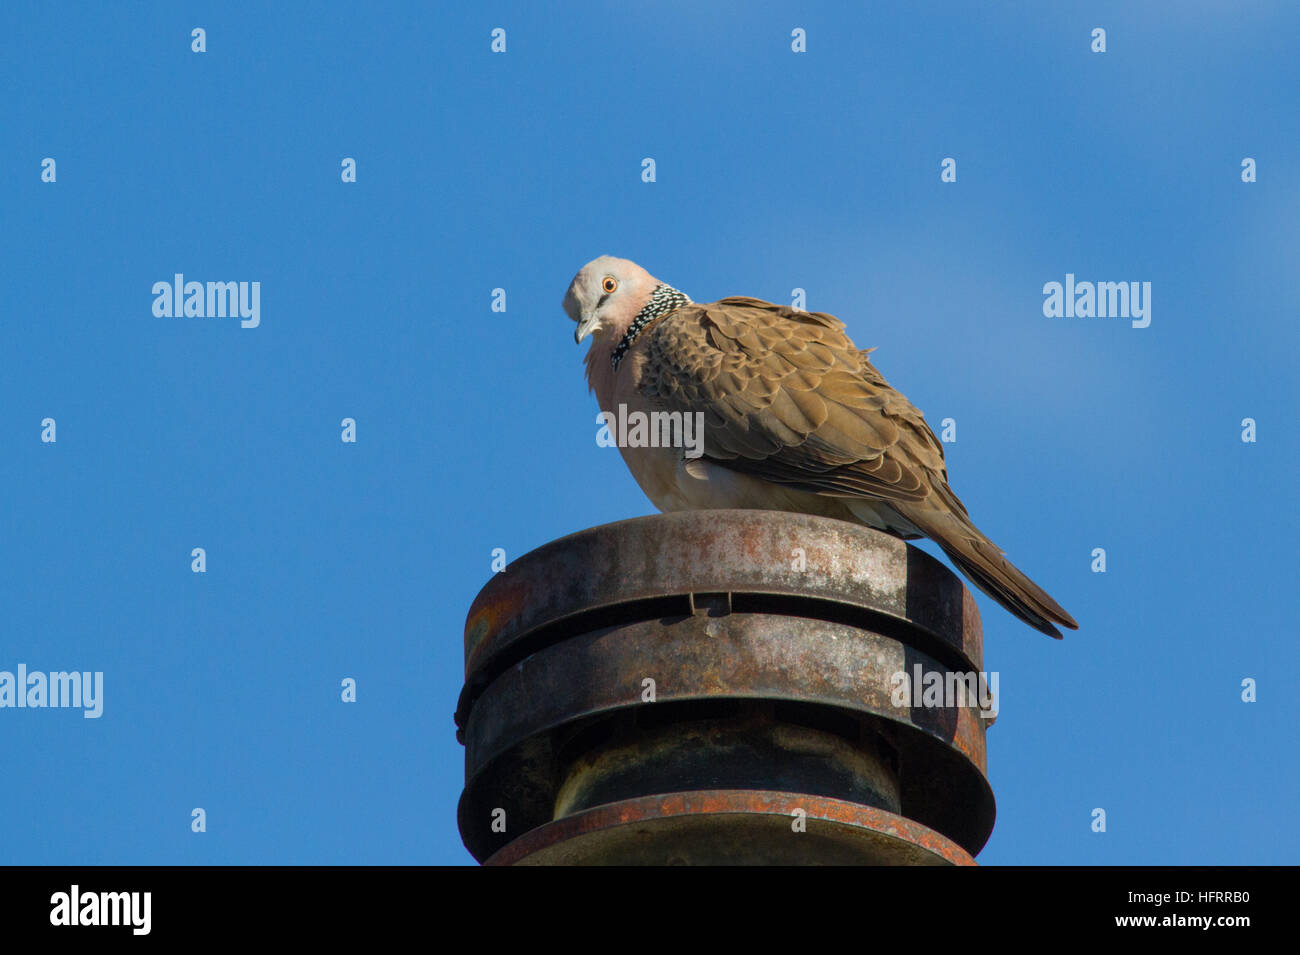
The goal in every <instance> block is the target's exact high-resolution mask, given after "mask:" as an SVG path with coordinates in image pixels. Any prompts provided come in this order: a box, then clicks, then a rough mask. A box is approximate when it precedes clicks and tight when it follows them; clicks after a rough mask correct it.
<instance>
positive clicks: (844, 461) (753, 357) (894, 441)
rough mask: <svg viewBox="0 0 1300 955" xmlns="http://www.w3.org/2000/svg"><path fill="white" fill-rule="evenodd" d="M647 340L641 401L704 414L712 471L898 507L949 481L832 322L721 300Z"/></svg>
mask: <svg viewBox="0 0 1300 955" xmlns="http://www.w3.org/2000/svg"><path fill="white" fill-rule="evenodd" d="M646 335H647V342H646V347H645V356H646V361H645V364H644V365H643V366H642V370H641V376H640V381H639V383H638V387H639V389H640V391H641V393H642V394H643V395H644V396H645V397H646V399H647V400H648V401H649V402H650V403H652V405H655V406H658V407H661V408H664V409H665V410H669V411H702V412H704V453H705V457H707V458H708V459H710V460H712V461H714V462H716V463H718V464H721V465H724V466H726V467H728V468H731V469H733V470H736V471H741V472H743V473H746V474H751V475H754V476H755V477H759V478H762V479H764V480H767V481H771V482H772V483H774V484H780V485H785V486H787V487H791V488H797V489H799V490H803V491H810V492H813V493H817V494H824V495H830V496H835V497H870V498H879V499H884V500H886V501H890V502H900V503H902V502H919V501H923V500H925V499H926V498H927V497H928V496H929V495H930V494H931V492H932V485H931V482H932V480H933V478H934V477H937V478H938V480H939V481H940V482H946V480H947V471H946V468H945V466H944V459H943V447H942V445H941V444H940V443H939V441H938V439H937V438H936V437H935V436H934V432H933V431H931V430H930V427H929V425H927V424H926V422H925V418H924V417H923V416H922V415H921V412H920V411H918V410H917V409H916V408H915V407H913V406H912V403H911V402H910V401H908V400H907V399H906V398H905V397H903V396H902V395H901V394H899V393H898V392H897V391H895V390H894V389H893V388H891V387H890V386H889V383H888V382H886V381H885V379H884V378H883V377H882V376H881V374H880V372H878V371H877V370H876V369H875V368H874V367H873V366H872V364H871V362H870V361H868V360H867V353H866V352H864V351H861V350H859V349H858V348H857V347H856V346H855V345H854V344H853V342H851V341H850V340H849V339H848V336H846V335H845V334H844V323H843V322H841V321H840V320H839V319H837V318H835V317H834V316H832V315H827V314H824V313H822V312H801V311H798V310H796V309H792V308H786V307H784V306H781V305H774V304H772V303H771V302H764V301H761V300H759V299H754V298H724V299H722V300H720V301H718V302H713V303H710V304H706V305H688V306H685V307H683V308H680V309H678V310H676V311H675V312H673V313H672V314H671V315H670V316H668V317H667V318H666V319H664V320H663V321H661V322H659V323H658V324H657V325H655V326H653V327H652V328H651V329H649V330H648V331H647V333H646ZM953 500H954V501H955V500H956V499H955V497H954V498H953ZM956 504H957V506H958V507H959V508H960V507H961V504H960V502H959V501H957V502H956ZM961 513H962V514H963V515H965V508H961Z"/></svg>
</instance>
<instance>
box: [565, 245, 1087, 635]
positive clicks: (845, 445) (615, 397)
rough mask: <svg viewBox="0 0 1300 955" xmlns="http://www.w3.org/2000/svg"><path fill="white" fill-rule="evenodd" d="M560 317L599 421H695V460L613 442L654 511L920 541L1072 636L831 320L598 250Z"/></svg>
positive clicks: (921, 429) (1040, 626)
mask: <svg viewBox="0 0 1300 955" xmlns="http://www.w3.org/2000/svg"><path fill="white" fill-rule="evenodd" d="M563 308H564V311H565V312H566V313H567V314H568V316H569V318H571V319H573V321H575V322H577V328H576V329H575V330H574V336H573V338H574V342H575V343H578V344H581V343H582V341H583V340H584V339H586V338H590V339H591V344H590V346H589V349H588V352H587V356H586V372H587V383H588V385H589V388H590V390H591V391H592V392H594V393H595V395H596V400H597V402H598V403H599V405H600V408H601V411H602V414H608V415H613V416H619V415H622V416H625V417H626V416H629V415H632V414H635V413H637V412H640V413H641V414H642V415H644V416H646V417H649V416H651V415H653V414H655V413H659V419H658V420H660V421H663V420H666V418H667V416H668V415H671V414H674V413H680V414H683V415H685V414H691V415H695V416H696V420H699V421H701V422H702V423H703V453H699V452H698V451H696V452H695V453H694V454H690V453H685V452H684V450H683V448H681V447H674V446H663V445H666V444H670V442H655V443H656V444H658V445H659V446H634V445H635V444H640V445H646V444H647V442H644V441H642V442H631V441H625V442H623V443H621V444H620V447H619V451H620V452H621V453H622V455H623V460H624V462H625V463H626V464H627V467H628V469H629V470H630V471H631V472H632V476H633V477H634V478H635V479H636V482H637V484H638V485H640V487H641V489H642V491H644V492H645V494H646V496H647V497H648V498H649V499H650V500H651V502H652V503H653V504H654V505H655V507H657V508H659V510H661V511H665V512H668V511H682V510H703V509H710V508H747V509H760V510H781V511H793V512H799V513H807V514H816V515H821V516H823V517H831V518H836V519H839V520H845V521H852V522H854V523H858V524H864V525H866V526H868V527H872V528H875V529H877V530H882V531H885V532H887V533H890V534H893V535H895V536H897V537H901V538H903V539H904V540H914V539H916V538H920V537H928V538H930V539H931V540H932V541H934V542H935V543H936V544H938V545H939V547H940V548H941V549H942V550H943V552H944V553H945V554H947V556H948V558H949V559H950V560H951V561H952V562H953V563H954V564H955V565H956V567H957V569H958V570H960V571H961V572H962V573H963V574H964V575H965V576H966V577H967V578H968V579H969V580H970V581H971V582H972V583H974V584H975V585H976V586H977V587H979V589H980V590H982V591H983V592H984V593H986V594H988V596H989V597H991V598H992V599H993V600H996V601H997V602H998V603H999V604H1001V605H1002V606H1003V607H1005V608H1006V609H1007V610H1009V611H1010V612H1011V613H1013V614H1014V615H1015V616H1017V617H1019V618H1020V619H1021V620H1023V621H1024V622H1025V623H1028V624H1029V625H1030V626H1031V627H1034V628H1035V629H1037V630H1040V631H1041V632H1043V633H1045V634H1047V635H1049V636H1052V637H1056V638H1058V639H1059V638H1060V637H1061V632H1060V631H1059V630H1058V629H1057V627H1056V626H1055V624H1060V625H1062V626H1065V627H1069V628H1071V629H1078V624H1077V623H1076V622H1075V621H1074V618H1073V617H1071V616H1070V615H1069V614H1068V613H1066V612H1065V610H1064V609H1063V608H1062V607H1061V606H1060V604H1058V603H1057V602H1056V601H1055V600H1053V599H1052V598H1051V597H1050V596H1048V594H1047V593H1046V591H1044V590H1043V589H1042V588H1041V587H1039V586H1038V585H1037V584H1035V583H1034V582H1033V581H1032V580H1030V579H1029V578H1028V577H1027V576H1025V574H1024V573H1022V572H1021V571H1020V570H1019V569H1018V568H1017V567H1015V566H1014V565H1013V564H1012V563H1011V562H1010V561H1008V560H1007V559H1006V557H1005V556H1004V554H1003V552H1002V551H1001V550H1000V549H999V548H998V547H997V545H996V544H994V543H993V542H992V541H991V540H989V538H988V537H986V536H985V535H984V533H983V532H982V531H980V530H979V529H978V528H977V527H976V526H975V524H974V523H973V522H972V521H971V518H970V515H969V514H968V513H967V512H966V508H965V506H964V505H963V504H962V502H961V501H960V500H959V499H958V497H957V495H956V494H954V493H953V491H952V489H951V488H950V487H949V486H948V471H947V466H946V464H945V462H944V453H943V446H942V445H941V444H940V442H939V440H938V438H936V437H935V435H934V432H933V431H931V430H930V426H929V425H928V424H926V421H925V418H924V416H923V415H922V414H921V412H920V411H918V410H917V409H916V408H915V407H914V406H913V405H912V403H911V402H910V401H908V400H907V398H905V397H904V396H903V395H902V394H900V393H899V392H898V391H896V390H895V389H894V388H892V387H891V386H890V385H889V383H888V382H887V381H886V380H885V379H884V377H883V376H882V375H881V374H880V372H879V371H877V370H876V368H875V366H874V365H872V364H871V362H870V361H869V360H868V357H867V356H868V353H869V351H871V350H873V349H868V350H865V351H864V350H862V349H860V348H858V347H857V346H856V345H854V344H853V342H852V341H850V340H849V337H848V335H847V334H845V330H844V328H845V326H844V323H843V322H841V321H840V320H839V319H837V318H835V317H834V316H833V315H828V314H825V313H823V312H805V311H801V310H798V309H795V308H791V307H787V306H784V305H776V304H773V303H772V302H765V301H763V300H761V299H756V298H747V297H743V296H737V297H730V298H723V299H719V300H718V301H716V302H711V303H708V304H697V303H696V302H694V301H692V300H691V298H690V296H688V295H686V294H685V293H683V292H681V291H678V290H677V289H675V288H673V287H672V286H671V285H669V284H668V283H666V282H661V281H659V280H658V279H656V278H655V277H654V276H652V275H651V274H650V273H649V272H647V271H646V270H645V269H643V268H641V266H639V265H637V264H636V263H635V262H630V261H628V260H627V259H620V258H615V257H613V256H608V255H606V256H601V257H600V258H597V259H594V260H592V261H591V262H588V263H587V264H586V265H585V266H583V268H582V269H581V271H579V272H578V274H577V275H576V276H574V279H573V282H572V283H571V284H570V285H569V289H568V292H567V293H566V294H565V296H564V302H563Z"/></svg>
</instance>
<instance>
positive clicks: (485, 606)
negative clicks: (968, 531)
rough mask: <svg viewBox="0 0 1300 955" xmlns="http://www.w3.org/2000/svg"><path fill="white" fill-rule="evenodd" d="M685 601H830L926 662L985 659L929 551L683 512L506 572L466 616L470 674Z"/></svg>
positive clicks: (729, 515)
mask: <svg viewBox="0 0 1300 955" xmlns="http://www.w3.org/2000/svg"><path fill="white" fill-rule="evenodd" d="M691 593H730V594H733V595H735V594H755V595H772V596H786V597H793V598H796V599H798V600H800V601H819V600H820V601H827V602H830V603H832V604H835V605H838V606H839V607H840V608H843V609H845V610H847V611H851V610H852V609H858V610H865V611H868V612H870V613H874V614H881V615H884V616H886V617H888V618H890V619H892V620H893V621H895V622H897V623H899V624H904V625H907V626H909V627H910V628H911V629H913V630H915V631H919V632H918V633H916V636H917V638H918V640H921V641H926V642H932V641H938V642H939V643H940V644H941V646H939V647H936V648H934V649H931V650H930V652H931V653H932V655H938V656H948V654H947V653H944V652H943V650H944V648H945V647H946V648H951V650H953V651H955V652H956V653H957V654H959V655H960V659H961V660H962V661H964V662H965V663H966V664H967V665H968V666H969V668H971V669H976V670H978V669H980V663H981V660H982V658H983V646H982V643H983V632H982V630H981V628H980V624H979V614H978V612H977V611H976V610H975V605H974V602H973V601H972V600H971V599H970V597H969V594H967V592H966V588H965V587H964V586H963V585H962V583H961V581H960V580H959V579H958V578H957V577H956V575H954V574H953V573H952V571H950V570H949V569H948V568H947V567H945V566H944V565H943V564H941V563H939V561H937V560H935V559H934V558H932V557H930V556H929V555H928V554H926V553H925V552H924V551H920V550H917V549H916V548H914V547H909V546H908V545H907V544H906V542H904V541H901V540H899V539H898V538H896V537H891V536H890V535H888V534H883V533H880V532H878V531H873V530H871V529H870V528H867V527H861V526H859V525H856V524H849V523H847V522H845V521H836V520H831V519H829V518H824V517H814V516H812V515H808V514H786V513H783V512H778V511H735V510H718V511H690V512H679V513H673V514H660V515H656V516H653V517H639V518H635V519H633V520H629V521H620V522H618V523H616V524H606V525H603V526H601V527H594V528H590V529H589V530H585V531H580V532H578V533H576V534H570V535H569V536H568V537H562V538H560V539H559V540H556V541H552V542H550V543H549V544H545V545H543V546H542V547H539V548H537V549H536V550H534V551H532V552H530V553H528V554H525V555H524V556H523V557H521V558H519V559H518V560H516V561H515V562H514V563H512V564H510V565H509V566H508V567H507V568H506V570H505V571H504V572H502V573H500V574H497V575H496V576H494V577H493V578H492V579H491V580H490V581H489V582H488V584H487V585H486V586H485V587H484V588H483V590H482V591H480V592H479V595H478V597H477V598H475V600H474V603H473V605H472V606H471V607H470V612H469V617H468V619H467V620H466V624H465V672H466V677H467V678H470V677H473V676H474V675H476V674H478V673H481V672H483V671H485V670H490V669H492V663H493V661H494V659H496V658H498V657H502V656H509V655H510V650H511V648H512V646H513V645H514V644H515V643H516V642H518V641H520V640H521V639H522V638H524V637H526V636H528V635H529V634H531V633H535V632H537V631H538V630H542V629H545V628H547V627H553V626H556V625H562V624H564V623H565V622H566V621H567V620H569V619H571V618H574V617H578V616H579V615H582V614H591V613H593V612H596V611H600V610H608V609H610V608H618V607H626V606H627V605H628V604H634V603H636V602H639V601H655V600H661V599H662V598H664V597H671V596H677V597H683V598H684V597H685V596H686V595H688V594H691ZM819 615H820V614H819ZM625 619H626V618H625ZM921 648H922V649H929V648H927V647H925V646H924V645H923V644H922V645H921ZM953 662H956V661H955V660H954V661H953Z"/></svg>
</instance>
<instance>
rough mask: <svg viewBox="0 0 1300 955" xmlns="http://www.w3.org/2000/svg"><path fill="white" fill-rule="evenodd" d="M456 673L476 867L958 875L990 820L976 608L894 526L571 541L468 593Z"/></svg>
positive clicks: (761, 518)
mask: <svg viewBox="0 0 1300 955" xmlns="http://www.w3.org/2000/svg"><path fill="white" fill-rule="evenodd" d="M465 663H466V666H465V671H466V681H465V687H464V690H463V691H462V693H461V700H460V705H459V707H458V710H457V713H456V723H457V726H458V732H457V736H458V738H459V739H460V740H461V741H462V742H463V743H464V744H465V747H466V753H465V756H466V759H465V779H466V782H465V790H464V793H463V794H462V796H461V800H460V809H459V822H460V831H461V837H462V838H463V839H464V842H465V845H466V847H467V848H468V849H469V851H470V852H471V853H472V854H473V855H474V857H475V858H476V859H478V860H479V861H480V862H484V863H486V864H488V865H501V864H516V865H518V864H531V865H547V864H619V865H638V864H698V865H709V864H749V865H761V864H895V865H931V864H939V865H944V864H956V865H970V864H973V863H974V859H973V856H974V854H975V853H977V852H979V850H980V849H981V848H982V847H983V845H984V843H985V841H986V840H987V839H988V836H989V833H990V832H991V831H992V828H993V817H994V803H993V793H992V790H991V789H990V788H989V785H988V781H987V778H986V775H985V771H986V759H985V743H984V734H985V730H986V727H987V725H988V723H989V722H990V720H989V719H988V718H987V714H986V713H985V711H984V710H982V709H981V704H983V705H984V706H985V707H987V705H988V702H989V701H988V697H987V689H988V688H987V686H986V684H985V683H984V680H983V674H982V670H983V649H982V638H981V629H980V619H979V613H978V611H977V610H976V607H975V603H974V601H973V600H972V599H971V596H970V594H969V593H968V592H967V590H966V588H965V587H964V586H963V584H962V583H961V581H960V580H958V579H957V577H956V576H955V575H954V574H953V573H952V572H951V571H949V570H948V569H947V568H946V567H944V566H943V565H942V564H940V563H939V562H938V561H936V560H935V559H934V558H932V557H930V556H929V555H928V554H926V553H924V552H923V551H920V550H918V549H916V548H914V547H911V546H909V545H908V544H907V543H905V542H904V541H901V540H899V539H897V538H895V537H891V536H889V535H887V534H882V533H878V532H876V531H872V530H869V529H867V528H864V527H859V526H857V525H853V524H848V523H845V522H842V521H835V520H830V519H827V518H818V517H812V516H809V515H805V514H787V513H782V512H776V511H692V512H680V513H673V514H663V515H657V516H654V517H644V518H637V519H635V520H630V521H622V522H620V523H617V524H608V525H604V526H601V527H595V528H591V529H589V530H585V531H581V532H579V533H577V534H572V535H570V536H568V537H564V538H561V539H560V540H557V541H552V542H551V543H549V544H546V545H544V546H542V547H540V548H538V549H537V550H534V551H532V552H531V553H528V554H525V555H524V556H523V557H521V558H519V559H518V560H516V561H515V562H514V563H512V564H510V565H509V566H508V567H507V568H506V570H505V571H503V572H502V573H500V574H498V575H496V576H495V577H493V579H492V580H491V581H490V582H489V583H488V584H487V586H485V587H484V588H483V590H482V591H480V593H479V595H478V597H477V598H476V599H475V601H474V604H473V606H472V607H471V609H470V612H469V617H468V620H467V621H466V626H465ZM936 686H937V687H939V690H937V691H935V692H925V691H924V688H930V690H934V687H936ZM982 713H984V715H982Z"/></svg>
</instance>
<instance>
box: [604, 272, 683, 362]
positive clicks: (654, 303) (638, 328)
mask: <svg viewBox="0 0 1300 955" xmlns="http://www.w3.org/2000/svg"><path fill="white" fill-rule="evenodd" d="M691 304H694V303H692V302H691V297H690V296H689V295H687V294H686V293H685V292H679V291H677V289H675V288H673V287H672V286H671V285H656V286H655V290H654V291H653V292H651V293H650V301H648V302H646V303H645V307H644V308H642V309H641V311H639V312H637V314H636V318H634V319H632V324H631V325H629V326H628V327H627V332H626V333H625V334H624V335H623V339H622V340H621V341H620V342H619V343H618V347H616V348H615V349H614V351H613V352H612V353H611V354H610V356H609V361H610V364H611V365H613V366H614V370H615V371H618V366H619V364H620V363H621V362H622V361H623V356H624V355H626V354H627V350H628V349H629V348H631V347H632V345H633V344H634V343H635V342H636V340H637V336H639V335H640V334H641V333H642V332H643V331H645V330H646V327H647V326H648V325H650V324H651V323H652V322H654V321H655V319H657V318H660V317H662V316H664V315H667V314H668V313H669V312H671V311H673V310H675V309H679V308H681V307H682V306H683V305H691Z"/></svg>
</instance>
